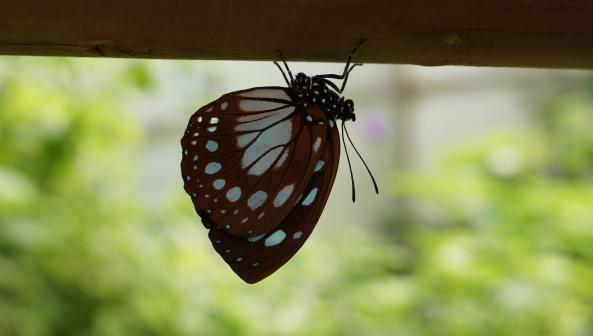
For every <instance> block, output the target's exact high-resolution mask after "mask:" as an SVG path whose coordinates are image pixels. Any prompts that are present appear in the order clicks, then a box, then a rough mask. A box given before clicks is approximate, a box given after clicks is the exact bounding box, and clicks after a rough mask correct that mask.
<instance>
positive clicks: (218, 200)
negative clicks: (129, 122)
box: [181, 87, 327, 237]
mask: <svg viewBox="0 0 593 336" xmlns="http://www.w3.org/2000/svg"><path fill="white" fill-rule="evenodd" d="M326 127H327V126H326V125H319V124H317V123H316V122H310V121H308V120H307V119H305V118H304V117H303V111H302V110H299V108H297V107H296V106H295V104H294V103H293V101H292V99H291V98H290V94H289V91H288V89H286V88H281V87H260V88H253V89H248V90H243V91H237V92H232V93H229V94H226V95H223V96H222V97H221V98H219V99H218V100H216V101H214V102H212V103H210V104H208V105H206V106H204V107H202V108H201V109H199V110H198V111H197V112H196V113H195V114H194V115H193V116H192V117H191V118H190V121H189V124H188V127H187V130H186V133H185V135H184V137H183V138H182V140H181V144H182V148H183V159H182V162H181V170H182V174H183V178H184V182H185V184H184V188H185V190H186V192H187V193H188V194H189V195H190V196H191V197H192V201H193V203H194V207H195V208H196V211H197V212H198V214H199V215H200V216H201V217H202V222H203V223H204V225H205V226H206V227H207V228H210V229H215V228H220V229H221V230H223V231H225V232H228V233H229V234H231V235H233V236H240V237H253V236H258V235H261V234H266V233H268V232H270V231H271V230H272V229H273V228H275V227H276V226H278V225H279V224H280V223H281V222H282V220H283V219H284V218H285V217H286V216H287V215H288V213H289V212H290V210H291V209H292V207H293V206H294V204H295V203H296V201H297V198H298V197H299V195H301V194H302V193H303V192H304V190H305V188H306V187H307V183H308V182H309V180H310V179H311V175H312V174H313V171H314V169H315V167H316V164H317V161H318V160H319V157H320V156H321V152H322V150H321V148H323V147H324V146H325V139H326Z"/></svg>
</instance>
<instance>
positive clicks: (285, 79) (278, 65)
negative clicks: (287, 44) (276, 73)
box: [274, 61, 290, 86]
mask: <svg viewBox="0 0 593 336" xmlns="http://www.w3.org/2000/svg"><path fill="white" fill-rule="evenodd" d="M274 64H276V66H277V67H278V69H279V70H280V73H282V77H284V81H285V82H286V84H288V86H290V82H289V81H288V78H287V77H286V74H285V73H284V70H282V67H281V66H280V64H278V62H276V61H274Z"/></svg>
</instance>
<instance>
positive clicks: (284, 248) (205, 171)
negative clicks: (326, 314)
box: [181, 41, 378, 283]
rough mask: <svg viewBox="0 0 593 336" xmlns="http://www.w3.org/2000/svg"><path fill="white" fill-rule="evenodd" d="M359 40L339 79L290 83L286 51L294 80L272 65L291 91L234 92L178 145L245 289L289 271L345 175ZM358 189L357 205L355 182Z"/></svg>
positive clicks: (197, 196) (195, 118)
mask: <svg viewBox="0 0 593 336" xmlns="http://www.w3.org/2000/svg"><path fill="white" fill-rule="evenodd" d="M362 42H363V41H361V42H360V43H359V44H358V45H357V46H356V47H355V48H354V49H353V50H352V52H351V53H350V54H349V56H348V59H347V62H346V66H345V68H344V71H343V73H342V74H340V75H334V74H327V75H317V76H312V77H308V76H307V75H305V74H303V73H299V74H297V76H296V78H293V76H292V73H291V71H290V69H289V68H288V65H287V64H286V61H284V59H283V57H282V55H281V54H279V56H280V57H281V59H282V62H283V64H284V66H285V68H286V70H287V73H288V76H287V75H286V74H285V72H284V71H283V70H282V67H281V66H280V65H279V64H278V63H277V62H274V64H276V66H278V68H279V69H280V71H281V72H282V75H283V77H284V80H285V81H286V83H287V84H288V87H275V86H272V87H256V88H251V89H247V90H241V91H236V92H231V93H227V94H225V95H223V96H222V97H220V98H219V99H217V100H215V101H214V102H211V103H210V104H208V105H206V106H203V107H202V108H200V109H199V110H198V111H197V112H196V113H194V114H193V115H192V117H191V118H190V120H189V124H188V126H187V130H186V132H185V134H184V136H183V138H182V139H181V146H182V150H183V157H182V161H181V172H182V176H183V180H184V188H185V190H186V192H187V193H188V194H189V195H190V196H191V199H192V202H193V204H194V207H195V209H196V211H197V213H198V215H199V216H200V217H201V219H202V223H203V224H204V226H205V227H206V228H207V229H209V230H210V232H209V238H210V240H211V241H212V245H213V247H214V249H215V250H216V251H217V252H218V253H219V254H220V255H221V256H222V258H223V259H224V260H225V261H226V262H227V263H228V264H229V266H231V268H232V269H233V271H234V272H235V273H237V275H239V276H240V277H241V278H242V279H243V280H245V281H246V282H248V283H255V282H258V281H260V280H262V279H264V278H266V277H267V276H269V275H270V274H272V273H273V272H275V271H276V270H277V269H278V268H280V267H281V266H282V265H284V264H285V263H286V262H287V261H288V260H289V259H290V258H291V257H292V256H293V255H294V254H295V253H296V252H297V251H298V250H299V248H300V247H301V246H302V245H303V244H304V242H305V241H306V240H307V238H308V237H309V235H310V234H311V232H312V231H313V228H314V227H315V224H317V221H318V220H319V217H320V216H321V212H322V211H323V208H324V207H325V204H326V202H327V199H328V197H329V194H330V191H331V188H332V185H333V183H334V179H335V177H336V172H337V170H338V162H339V158H340V136H339V134H338V125H337V121H338V120H340V121H342V124H341V128H342V133H343V134H344V133H345V134H346V136H347V137H348V140H349V141H350V138H349V136H348V132H347V131H346V128H345V126H344V122H346V121H348V120H352V121H354V120H355V115H354V103H353V102H352V100H350V99H345V98H344V97H343V96H341V94H342V92H343V91H344V88H345V86H346V82H347V80H348V75H349V74H350V71H352V69H354V68H355V67H356V66H358V65H361V64H352V65H351V61H352V55H353V54H354V52H355V51H356V49H357V48H358V47H359V46H360V45H361V44H362ZM330 79H336V80H342V85H341V87H338V86H337V85H336V84H335V83H333V82H331V81H330ZM342 142H343V143H344V145H345V141H344V138H343V139H342ZM350 143H352V141H350ZM355 150H356V148H355ZM356 153H357V154H358V151H356ZM358 155H359V157H360V154H358ZM346 156H347V158H348V163H349V164H350V158H349V157H348V152H346ZM363 163H364V161H363ZM365 167H366V163H365ZM367 170H368V167H367ZM369 173H370V171H369ZM350 174H351V177H352V170H351V169H350ZM371 178H372V180H373V184H374V186H375V191H376V192H377V193H378V188H377V185H376V183H375V180H374V178H373V177H372V175H371ZM352 187H353V190H352V191H353V193H352V195H353V196H352V197H353V200H354V180H353V179H352Z"/></svg>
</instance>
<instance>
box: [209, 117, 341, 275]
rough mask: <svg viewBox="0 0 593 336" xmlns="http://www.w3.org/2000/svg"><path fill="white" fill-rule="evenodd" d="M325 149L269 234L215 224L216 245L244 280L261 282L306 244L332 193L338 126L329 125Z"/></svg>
mask: <svg viewBox="0 0 593 336" xmlns="http://www.w3.org/2000/svg"><path fill="white" fill-rule="evenodd" d="M326 132H327V136H326V139H327V141H325V144H324V147H323V152H322V155H321V158H320V159H319V161H317V164H316V167H315V172H314V173H313V175H312V177H311V179H310V180H309V181H308V183H307V186H306V188H305V190H304V192H303V193H301V194H299V198H298V200H297V202H296V204H294V203H293V204H294V207H293V208H292V210H291V211H290V213H289V214H288V216H286V217H285V218H284V220H283V221H282V222H281V223H280V225H278V226H277V227H276V228H274V229H273V230H272V231H270V232H268V233H267V234H263V235H260V236H255V237H249V238H245V237H238V236H234V235H231V234H229V233H228V232H226V231H224V230H222V229H220V228H214V229H212V230H210V233H209V237H210V240H211V241H212V245H213V246H214V249H215V250H216V251H217V252H218V253H219V254H220V255H221V256H222V258H223V259H224V260H225V261H226V262H227V263H228V264H229V266H231V268H232V269H233V271H234V272H235V273H237V275H239V276H240V277H241V278H242V279H243V280H245V281H246V282H248V283H255V282H258V281H260V280H262V279H264V278H265V277H267V276H269V275H270V274H272V273H273V272H274V271H276V270H277V269H278V268H280V267H281V266H282V265H284V264H285V263H286V262H287V261H288V260H289V259H290V258H291V257H292V256H293V255H294V254H295V253H296V252H297V251H298V250H299V249H300V248H301V246H302V245H303V244H304V242H305V241H306V239H307V238H308V237H309V235H310V234H311V232H312V231H313V228H314V227H315V225H316V223H317V221H318V220H319V217H320V216H321V213H322V211H323V208H324V207H325V203H326V202H327V199H328V197H329V194H330V191H331V188H332V185H333V182H334V178H335V176H336V171H337V169H338V162H339V155H340V142H339V137H338V132H337V130H336V128H327V129H326Z"/></svg>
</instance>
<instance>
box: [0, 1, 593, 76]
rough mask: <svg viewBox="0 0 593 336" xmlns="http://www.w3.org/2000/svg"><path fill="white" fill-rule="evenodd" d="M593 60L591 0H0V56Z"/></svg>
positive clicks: (555, 64)
mask: <svg viewBox="0 0 593 336" xmlns="http://www.w3.org/2000/svg"><path fill="white" fill-rule="evenodd" d="M360 38H366V39H367V40H368V42H367V43H366V44H365V45H364V46H363V48H361V50H360V53H359V54H358V55H357V60H358V61H362V62H379V63H410V64H422V65H446V64H459V65H477V66H517V67H550V68H588V69H591V68H593V1H590V0H496V1H495V0H418V1H404V0H392V1H385V0H360V1H354V0H339V1H338V0H323V1H305V0H300V1H299V0H291V1H289V0H268V1H262V0H252V1H244V0H227V1H221V0H203V1H199V0H197V1H157V0H145V1H137V0H103V1H80V0H55V1H30V0H0V54H10V55H59V56H95V57H138V58H182V59H234V60H270V59H274V58H275V50H277V49H281V50H282V51H283V52H284V54H285V55H286V57H287V59H289V60H306V61H343V59H344V57H345V55H346V54H347V52H348V51H349V50H350V48H351V47H352V46H353V45H354V44H355V42H356V41H357V40H359V39H360Z"/></svg>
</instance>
